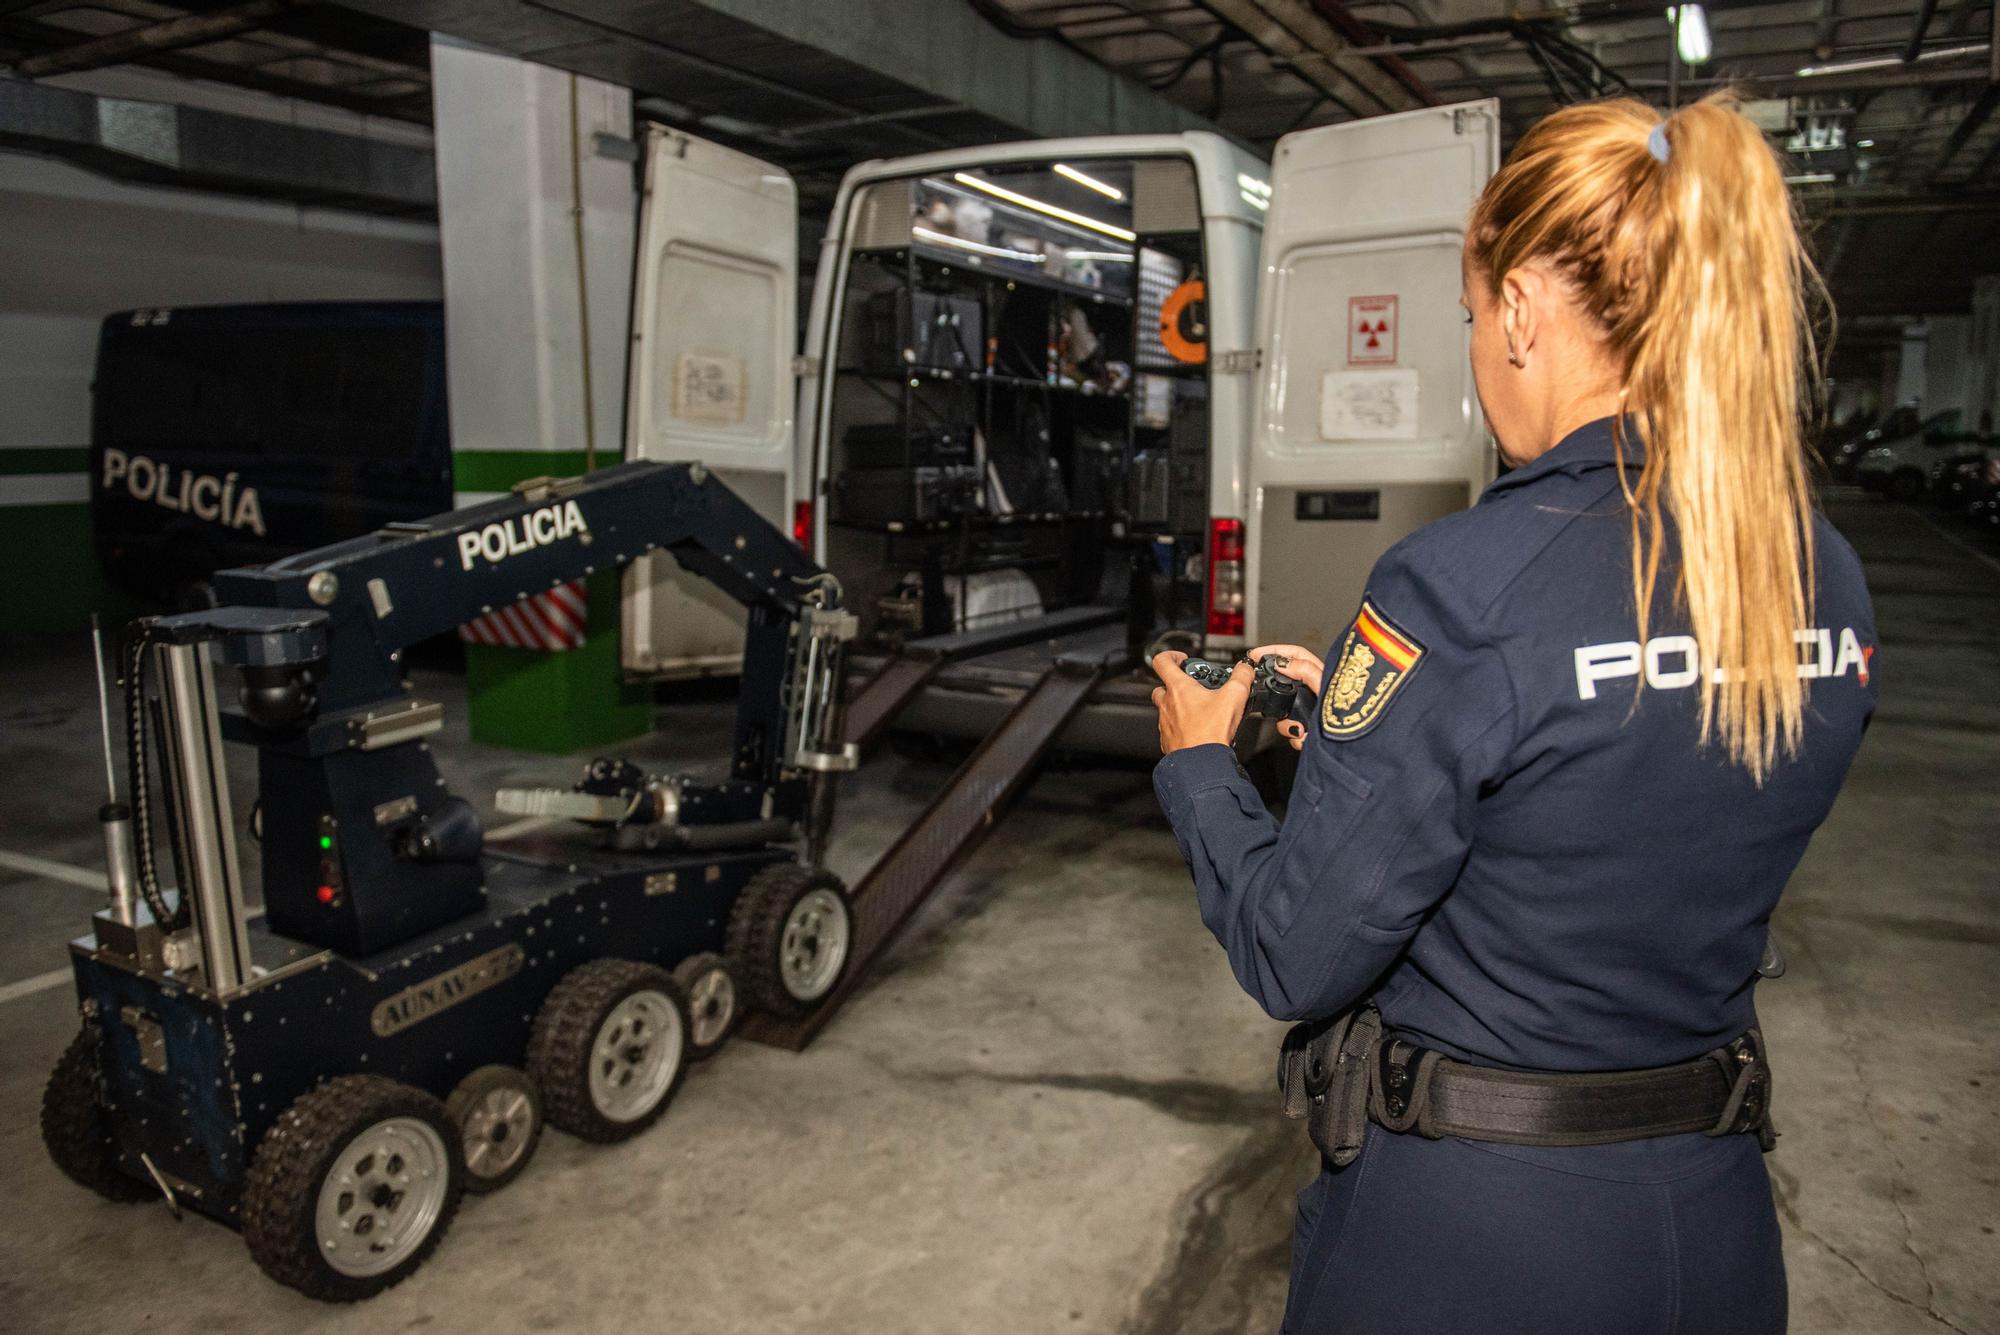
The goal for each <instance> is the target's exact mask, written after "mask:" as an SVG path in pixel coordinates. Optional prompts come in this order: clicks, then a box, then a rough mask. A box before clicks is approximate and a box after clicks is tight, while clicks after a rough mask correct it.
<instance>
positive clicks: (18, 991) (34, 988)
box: [0, 969, 75, 1005]
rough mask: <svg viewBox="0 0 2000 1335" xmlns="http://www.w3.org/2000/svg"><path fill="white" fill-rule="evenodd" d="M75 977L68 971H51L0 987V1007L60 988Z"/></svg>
mask: <svg viewBox="0 0 2000 1335" xmlns="http://www.w3.org/2000/svg"><path fill="white" fill-rule="evenodd" d="M73 977H75V975H74V974H72V973H71V972H70V971H69V970H68V969H51V970H49V971H48V972H47V973H39V974H36V975H35V976H34V977H33V978H23V979H22V980H21V981H20V982H18V983H9V984H7V985H6V986H5V987H0V1005H4V1004H5V1003H7V1002H9V1001H16V1000H19V999H20V998H22V997H31V996H33V995H35V993H37V992H46V991H48V990H49V989H50V988H52V987H61V986H62V985H63V984H64V983H67V982H69V981H70V979H71V978H73Z"/></svg>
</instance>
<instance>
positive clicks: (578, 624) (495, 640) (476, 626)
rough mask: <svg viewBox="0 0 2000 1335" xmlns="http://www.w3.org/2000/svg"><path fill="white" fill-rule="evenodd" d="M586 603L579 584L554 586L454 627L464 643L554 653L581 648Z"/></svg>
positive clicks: (587, 609) (586, 613)
mask: <svg viewBox="0 0 2000 1335" xmlns="http://www.w3.org/2000/svg"><path fill="white" fill-rule="evenodd" d="M589 611H590V602H589V600H588V598H586V597H585V595H584V591H583V581H582V580H577V581H576V582H574V583H571V584H558V585H556V586H555V587H554V588H553V589H550V590H549V591H548V592H547V593H536V594H530V595H529V596H528V597H526V598H523V599H522V600H521V601H520V602H518V603H515V604H514V605H513V606H512V607H501V608H496V609H495V610H493V611H491V612H488V613H487V614H486V615H485V616H482V617H479V618H477V619H475V620H472V621H468V622H466V623H465V624H464V625H463V626H460V627H459V628H458V638H459V639H461V640H463V641H465V642H466V643H467V644H495V645H499V646H501V647H502V648H506V649H546V650H548V651H550V652H556V651H559V650H563V649H581V648H582V647H583V626H584V622H585V620H586V619H587V618H588V614H589Z"/></svg>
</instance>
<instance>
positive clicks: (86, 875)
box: [0, 849, 109, 890]
mask: <svg viewBox="0 0 2000 1335" xmlns="http://www.w3.org/2000/svg"><path fill="white" fill-rule="evenodd" d="M0 867H11V868H13V869H14V870H15V871H24V872H27V873H28V874H29V875H30V876H46V877H47V878H48V879H50V880H51V881H64V882H67V883H68V884H70V885H80V886H82V887H83V888H84V889H86V890H107V889H109V887H108V886H107V885H106V884H105V880H104V873H103V872H101V871H91V870H89V869H88V868H85V867H72V866H70V865H69V864H68V863H67V862H51V861H49V860H48V859H47V858H38V857H34V856H31V855H30V854H27V853H9V852H7V851H6V850H5V849H0Z"/></svg>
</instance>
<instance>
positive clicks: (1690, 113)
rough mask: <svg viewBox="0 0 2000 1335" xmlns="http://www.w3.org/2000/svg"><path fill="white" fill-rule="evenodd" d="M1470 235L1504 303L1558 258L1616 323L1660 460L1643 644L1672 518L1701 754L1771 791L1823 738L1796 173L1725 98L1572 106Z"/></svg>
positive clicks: (1637, 544) (1634, 410)
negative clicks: (1657, 108) (1814, 699)
mask: <svg viewBox="0 0 2000 1335" xmlns="http://www.w3.org/2000/svg"><path fill="white" fill-rule="evenodd" d="M1468 237H1469V239H1468V242H1467V250H1468V253H1469V254H1470V256H1471V258H1472V259H1473V261H1474V263H1475V264H1476V265H1477V266H1478V268H1479V271H1480V272H1481V274H1482V275H1483V276H1484V278H1485V279H1486V281H1488V282H1490V283H1491V284H1492V285H1493V287H1494V289H1495V290H1497V289H1498V286H1499V283H1500V280H1501V278H1502V277H1503V276H1504V275H1505V274H1506V273H1507V272H1508V271H1509V270H1510V269H1514V268H1517V267H1519V266H1521V265H1523V264H1525V263H1528V262H1531V261H1540V262H1542V263H1544V264H1546V265H1549V266H1550V267H1552V268H1553V269H1554V270H1555V271H1556V272H1557V273H1559V274H1560V275H1561V276H1562V277H1563V278H1564V279H1565V280H1566V281H1567V282H1568V283H1569V285H1570V287H1571V289H1572V292H1573V295H1574V296H1575V297H1576V298H1577V299H1578V300H1579V301H1580V302H1581V304H1582V305H1583V307H1584V309H1585V310H1587V311H1588V312H1589V313H1590V314H1591V315H1592V316H1594V317H1595V318H1596V320H1597V321H1598V323H1599V324H1600V325H1601V326H1602V328H1603V330H1604V333H1605V337H1606V340H1607V343H1608V344H1609V346H1610V348H1611V350H1612V351H1613V353H1614V354H1615V355H1616V356H1617V358H1618V359H1619V361H1620V363H1621V364H1622V367H1623V371H1624V381H1623V389H1624V399H1625V406H1626V411H1627V413H1628V414H1629V415H1630V420H1631V421H1632V422H1633V423H1634V424H1635V425H1636V427H1637V429H1638V431H1639V434H1640V436H1641V437H1642V440H1643V444H1644V455H1645V458H1644V463H1643V465H1642V466H1641V468H1640V469H1639V470H1638V477H1637V479H1636V481H1635V480H1633V479H1632V478H1631V476H1630V473H1629V471H1627V472H1624V473H1622V474H1621V476H1622V477H1623V479H1624V485H1625V497H1626V501H1627V509H1628V511H1629V514H1630V517H1631V522H1632V585H1633V596H1634V598H1635V600H1636V602H1637V607H1638V616H1639V638H1640V639H1642V640H1643V639H1644V638H1645V637H1646V627H1647V621H1648V613H1649V610H1650V608H1651V606H1652V603H1653V597H1654V593H1655V590H1656V588H1657V584H1658V579H1659V573H1660V557H1661V551H1662V549H1663V547H1664V545H1665V542H1666V530H1667V523H1668V521H1669V520H1671V522H1672V525H1673V528H1674V536H1675V539H1676V541H1677V543H1678V546H1679V550H1680V553H1681V559H1680V560H1679V561H1678V562H1677V570H1676V575H1675V579H1676V581H1677V585H1678V587H1677V589H1676V593H1677V595H1678V601H1679V605H1680V606H1681V607H1682V609H1684V611H1685V613H1686V615H1687V619H1688V622H1689V627H1690V629H1691V631H1692V633H1693V635H1694V638H1695V640H1696V641H1697V642H1698V643H1699V644H1700V645H1701V649H1702V656H1703V661H1704V663H1705V665H1706V666H1707V667H1708V669H1709V671H1708V672H1707V673H1705V674H1704V677H1703V680H1702V685H1701V732H1700V735H1701V740H1702V742H1703V743H1704V744H1705V743H1707V742H1708V741H1710V740H1711V739H1716V738H1719V739H1720V740H1721V742H1722V745H1723V748H1724V749H1725V750H1726V751H1727V753H1728V754H1729V756H1730V758H1731V759H1732V760H1733V761H1735V762H1736V763H1738V764H1740V765H1742V766H1743V767H1744V768H1745V769H1747V770H1748V771H1749V772H1750V774H1751V775H1752V777H1753V778H1755V779H1756V780H1757V781H1758V782H1759V783H1761V782H1762V781H1763V779H1764V778H1765V777H1766V776H1767V775H1768V774H1769V773H1770V771H1771V768H1772V766H1773V764H1774V763H1775V762H1776V760H1777V758H1778V757H1779V755H1780V754H1783V755H1785V756H1792V755H1796V754H1797V752H1798V748H1799V744H1800V741H1801V739H1802V737H1803V735H1804V723H1805V704H1806V701H1805V690H1806V688H1805V683H1804V682H1803V681H1802V680H1801V679H1800V677H1799V672H1798V663H1799V657H1798V645H1797V641H1796V639H1795V638H1794V635H1795V632H1796V631H1797V630H1799V629H1801V628H1804V627H1807V626H1810V625H1811V624H1812V615H1813V609H1812V601H1813V592H1812V591H1813V587H1814V575H1813V567H1814V553H1813V541H1812V532H1813V529H1812V492H1811V487H1810V482H1809V479H1808V476H1807V472H1806V463H1805V448H1804V413H1805V412H1806V410H1807V408H1808V406H1809V405H1810V403H1811V402H1812V399H1813V396H1812V395H1811V393H1810V392H1809V391H1810V388H1811V381H1812V379H1813V377H1814V376H1815V374H1816V368H1817V358H1816V355H1815V350H1814V339H1813V335H1812V324H1811V319H1810V316H1809V313H1808V309H1807V293H1808V291H1809V290H1814V291H1816V290H1817V282H1818V279H1817V275H1816V274H1815V273H1814V271H1813V268H1812V265H1811V262H1810V261H1809V260H1808V259H1807V257H1806V254H1805V250H1804V246H1803V245H1802V243H1801V241H1800V239H1799V232H1798V226H1797V223H1796V221H1795V219H1794V217H1793V214H1792V204H1791V197H1790V195H1789V193H1788V192H1787V190H1786V188H1785V183H1784V173H1783V171H1782V169H1781V168H1780V166H1779V163H1778V159H1777V155H1776V154H1775V153H1774V152H1772V150H1771V148H1770V146H1769V144H1767V143H1766V142H1765V140H1764V136H1763V134H1762V133H1761V132H1760V131H1759V130H1758V129H1757V128H1756V127H1755V126H1754V125H1752V124H1751V123H1750V122H1749V121H1748V120H1746V119H1745V118H1744V117H1743V116H1741V115H1740V114H1738V113H1737V111H1736V110H1735V107H1734V104H1733V102H1732V101H1731V100H1730V98H1729V96H1728V95H1727V94H1719V95H1717V96H1713V97H1709V98H1706V99H1704V100H1703V101H1701V102H1698V103H1696V104H1694V105H1693V106H1689V107H1686V108H1683V109H1682V110H1680V111H1678V112H1675V113H1674V114H1673V115H1672V116H1671V117H1669V118H1667V119H1666V120H1665V121H1662V120H1661V119H1660V117H1659V115H1658V113H1656V112H1654V111H1653V110H1652V109H1651V108H1649V107H1647V106H1645V105H1644V104H1642V103H1639V102H1632V101H1617V102H1600V103H1592V104H1587V105H1584V106H1576V107H1569V108H1565V109H1564V110H1562V111H1558V112H1556V113H1555V114H1554V115H1552V116H1550V117H1548V118H1547V119H1546V120H1544V121H1542V122H1541V123H1540V124H1538V125H1536V126H1535V127H1534V129H1532V130H1530V131H1529V132H1528V134H1527V135H1526V136H1524V137H1523V138H1522V140H1521V142H1520V144H1519V145H1518V146H1517V147H1516V148H1515V150H1514V153H1513V155H1512V157H1510V158H1509V159H1508V162H1507V165H1506V166H1505V167H1504V168H1502V169H1501V171H1500V172H1499V174H1498V175H1496V176H1495V177H1494V178H1493V180H1492V181H1491V182H1489V183H1488V185H1487V188H1486V190H1485V192H1484V193H1483V194H1482V196H1481V197H1480V200H1479V203H1478V204H1477V205H1476V206H1475V207H1474V210H1473V216H1472V221H1471V226H1470V230H1469V233H1468ZM1621 438H1622V437H1621Z"/></svg>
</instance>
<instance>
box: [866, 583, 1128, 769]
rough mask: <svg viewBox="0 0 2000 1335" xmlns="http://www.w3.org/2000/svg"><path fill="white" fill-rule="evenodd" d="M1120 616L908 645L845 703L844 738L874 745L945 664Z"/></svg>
mask: <svg viewBox="0 0 2000 1335" xmlns="http://www.w3.org/2000/svg"><path fill="white" fill-rule="evenodd" d="M1123 617H1124V613H1122V612H1120V611H1119V610H1118V609H1116V608H1112V607H1071V608H1066V609H1064V610H1063V611H1060V612H1051V613H1049V614H1047V615H1046V616H1038V617H1030V618H1027V619H1025V620H1022V621H1011V622H1008V623H1007V624H1006V625H1003V626H994V627H991V628H988V629H985V630H968V631H960V632H958V633H956V634H952V635H932V636H929V637H926V638H924V639H921V640H912V641H911V642H910V643H909V644H908V645H906V646H905V647H904V649H903V651H902V652H901V653H899V654H897V655H896V656H895V657H894V658H891V659H890V660H889V661H888V662H886V663H884V664H883V665H882V666H881V668H879V669H878V670H877V671H876V673H875V675H874V676H872V677H870V678H869V679H868V680H867V682H866V683H865V684H864V685H863V686H862V687H861V689H860V690H859V691H856V692H855V694H854V698H853V699H851V700H849V701H848V702H847V728H846V731H845V733H844V734H843V739H844V740H846V741H849V742H852V743H854V744H855V745H856V746H866V745H868V743H870V742H872V741H874V740H875V739H876V738H877V737H879V736H880V735H881V734H882V730H883V729H884V728H887V727H888V726H889V724H890V723H892V722H894V721H895V718H896V715H898V714H900V713H901V712H902V711H903V706H905V705H907V704H909V703H910V701H911V700H913V699H915V698H916V695H917V692H919V691H921V690H922V689H923V688H924V687H925V686H926V685H927V684H928V683H929V682H930V679H931V678H932V677H935V676H936V675H937V674H938V670H939V669H940V668H942V667H944V665H945V664H947V663H954V662H962V661H963V660H965V659H968V658H977V657H979V656H980V655H982V654H992V653H999V652H1001V651H1003V650H1006V649H1014V648H1018V647H1020V646H1021V645H1024V644H1033V643H1034V642H1035V641H1037V640H1058V639H1061V638H1062V637H1063V636H1065V635H1074V634H1076V633H1078V632H1079V631H1086V630H1093V629H1095V628H1097V627H1099V626H1105V625H1109V624H1111V623H1112V622H1114V621H1118V620H1122V619H1123Z"/></svg>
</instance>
